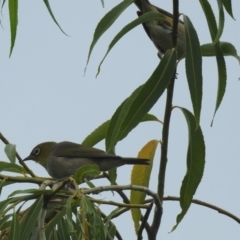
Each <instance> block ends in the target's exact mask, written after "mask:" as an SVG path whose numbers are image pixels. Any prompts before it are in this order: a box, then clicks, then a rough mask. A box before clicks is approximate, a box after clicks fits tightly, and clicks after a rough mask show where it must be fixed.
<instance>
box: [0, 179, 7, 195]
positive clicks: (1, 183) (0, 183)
mask: <svg viewBox="0 0 240 240" xmlns="http://www.w3.org/2000/svg"><path fill="white" fill-rule="evenodd" d="M5 183H6V180H5V179H3V180H1V181H0V195H1V193H2V188H3V187H4V186H5Z"/></svg>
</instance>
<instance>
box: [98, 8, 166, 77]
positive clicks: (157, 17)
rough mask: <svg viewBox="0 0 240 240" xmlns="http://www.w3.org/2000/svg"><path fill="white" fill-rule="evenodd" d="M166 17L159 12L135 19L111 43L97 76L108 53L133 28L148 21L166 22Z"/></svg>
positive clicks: (148, 13)
mask: <svg viewBox="0 0 240 240" xmlns="http://www.w3.org/2000/svg"><path fill="white" fill-rule="evenodd" d="M165 18H166V17H164V15H163V14H161V13H159V12H153V11H151V12H147V13H144V14H143V15H141V16H140V17H138V18H137V19H135V20H134V21H132V22H130V23H129V24H127V25H126V26H125V27H124V28H123V29H122V30H121V31H120V32H119V33H118V34H117V35H116V36H115V37H114V39H113V40H112V41H111V43H110V44H109V46H108V50H107V52H106V54H105V56H104V57H103V59H102V60H101V62H100V64H99V66H98V71H97V75H96V76H98V74H99V73H100V69H101V65H102V63H103V61H104V60H105V58H106V57H107V55H108V53H109V52H110V51H111V49H112V48H113V47H114V45H115V44H116V43H117V42H118V41H119V40H120V39H121V38H122V37H123V36H124V35H125V34H127V33H128V32H129V31H131V30H132V29H133V28H135V27H137V26H138V25H140V24H142V23H144V22H146V21H151V20H159V21H161V20H165Z"/></svg>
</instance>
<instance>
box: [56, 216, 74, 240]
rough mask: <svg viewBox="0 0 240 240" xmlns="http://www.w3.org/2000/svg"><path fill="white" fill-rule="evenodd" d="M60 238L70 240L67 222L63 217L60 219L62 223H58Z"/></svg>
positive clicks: (60, 239)
mask: <svg viewBox="0 0 240 240" xmlns="http://www.w3.org/2000/svg"><path fill="white" fill-rule="evenodd" d="M57 229H58V236H59V240H68V239H69V240H70V239H71V238H70V234H69V232H68V226H67V224H66V221H65V219H64V217H62V218H61V219H60V221H59V222H58V228H57Z"/></svg>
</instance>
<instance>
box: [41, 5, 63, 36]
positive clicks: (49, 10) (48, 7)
mask: <svg viewBox="0 0 240 240" xmlns="http://www.w3.org/2000/svg"><path fill="white" fill-rule="evenodd" d="M43 1H44V3H45V5H46V7H47V10H48V12H49V14H50V16H51V17H52V19H53V21H54V22H55V23H56V24H57V26H58V27H59V29H60V30H61V31H62V32H63V33H64V34H65V35H67V34H66V33H65V32H64V31H63V29H62V28H61V26H60V25H59V24H58V22H57V20H56V18H55V17H54V15H53V12H52V9H51V7H50V4H49V1H48V0H43ZM67 36H68V35H67Z"/></svg>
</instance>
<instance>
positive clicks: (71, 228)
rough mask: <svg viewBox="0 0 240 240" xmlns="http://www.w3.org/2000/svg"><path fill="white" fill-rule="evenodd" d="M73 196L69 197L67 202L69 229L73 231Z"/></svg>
mask: <svg viewBox="0 0 240 240" xmlns="http://www.w3.org/2000/svg"><path fill="white" fill-rule="evenodd" d="M72 198H73V197H72V196H71V197H69V198H68V200H67V203H66V217H67V219H66V220H67V225H68V231H69V232H70V233H72V232H73V231H74V227H73V223H72V221H73V220H72V204H71V203H72Z"/></svg>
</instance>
